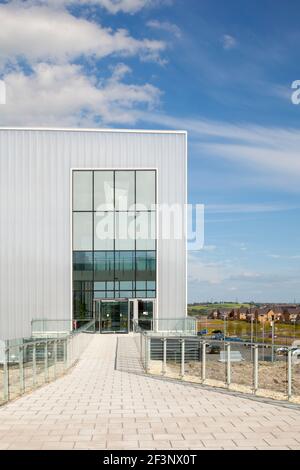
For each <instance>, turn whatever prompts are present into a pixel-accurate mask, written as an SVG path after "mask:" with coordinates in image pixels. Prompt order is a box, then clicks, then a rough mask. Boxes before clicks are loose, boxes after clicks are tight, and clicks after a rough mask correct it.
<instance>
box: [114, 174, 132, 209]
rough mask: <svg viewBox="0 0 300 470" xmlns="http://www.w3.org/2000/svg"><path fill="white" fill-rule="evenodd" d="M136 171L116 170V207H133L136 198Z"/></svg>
mask: <svg viewBox="0 0 300 470" xmlns="http://www.w3.org/2000/svg"><path fill="white" fill-rule="evenodd" d="M134 180H135V178H134V171H116V172H115V209H116V210H119V211H126V210H129V209H133V205H134V199H135V184H134Z"/></svg>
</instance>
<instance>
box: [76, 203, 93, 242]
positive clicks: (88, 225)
mask: <svg viewBox="0 0 300 470" xmlns="http://www.w3.org/2000/svg"><path fill="white" fill-rule="evenodd" d="M92 249H93V219H92V213H89V212H74V213H73V250H74V251H79V250H82V251H89V250H92Z"/></svg>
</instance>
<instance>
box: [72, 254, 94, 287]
mask: <svg viewBox="0 0 300 470" xmlns="http://www.w3.org/2000/svg"><path fill="white" fill-rule="evenodd" d="M73 280H74V281H92V280H93V253H92V252H85V251H77V252H76V251H75V252H74V253H73ZM82 284H83V283H82ZM87 284H90V283H87ZM82 287H86V286H81V288H82ZM82 290H86V289H82Z"/></svg>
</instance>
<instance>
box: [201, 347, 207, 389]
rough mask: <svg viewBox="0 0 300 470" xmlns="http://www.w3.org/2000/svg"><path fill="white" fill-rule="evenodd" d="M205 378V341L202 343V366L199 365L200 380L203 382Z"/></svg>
mask: <svg viewBox="0 0 300 470" xmlns="http://www.w3.org/2000/svg"><path fill="white" fill-rule="evenodd" d="M205 379H206V342H205V341H203V343H202V367H201V380H202V382H205Z"/></svg>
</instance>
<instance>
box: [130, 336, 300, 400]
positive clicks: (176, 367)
mask: <svg viewBox="0 0 300 470" xmlns="http://www.w3.org/2000/svg"><path fill="white" fill-rule="evenodd" d="M139 349H140V356H141V362H142V364H143V367H144V369H145V371H146V372H147V373H150V374H154V375H163V376H167V377H172V378H180V379H184V380H186V381H191V382H193V383H195V382H196V383H201V384H207V385H211V386H216V387H226V388H228V389H231V390H235V391H239V392H244V393H252V394H255V395H258V396H264V397H269V398H273V399H280V400H286V399H288V400H292V401H295V402H297V403H300V349H299V348H295V347H286V346H277V347H276V349H275V350H272V347H271V346H269V345H266V344H262V343H249V342H239V343H237V342H231V341H215V340H207V339H203V338H198V337H194V336H185V335H182V336H171V335H160V336H159V335H153V334H151V333H141V334H140V341H139Z"/></svg>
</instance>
